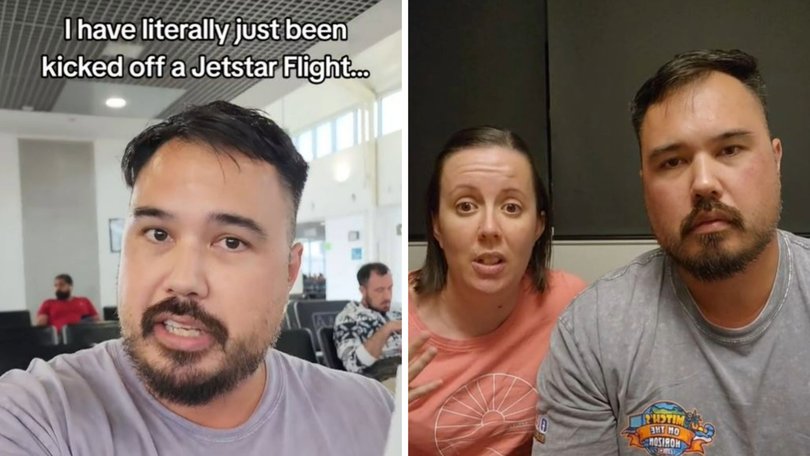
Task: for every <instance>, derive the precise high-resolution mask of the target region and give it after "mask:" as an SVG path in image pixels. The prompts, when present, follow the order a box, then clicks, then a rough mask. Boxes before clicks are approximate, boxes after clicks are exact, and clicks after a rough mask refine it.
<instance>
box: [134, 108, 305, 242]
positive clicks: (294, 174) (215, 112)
mask: <svg viewBox="0 0 810 456" xmlns="http://www.w3.org/2000/svg"><path fill="white" fill-rule="evenodd" d="M175 138H179V139H183V140H185V141H189V142H196V143H201V144H206V145H209V146H212V147H213V149H214V150H216V151H217V152H218V153H224V154H226V155H229V156H230V154H231V153H232V152H238V153H241V154H243V155H244V156H246V157H248V158H250V159H253V160H261V161H265V162H267V163H269V164H271V165H273V166H274V167H275V168H276V170H278V173H279V175H280V176H281V180H282V182H283V184H284V187H285V188H286V189H287V190H288V191H289V192H290V197H291V203H292V217H291V219H292V227H291V233H294V232H295V219H296V214H297V213H298V206H299V204H300V202H301V194H302V193H303V191H304V183H306V180H307V169H308V168H309V166H308V165H307V162H306V161H305V160H304V159H303V157H301V155H300V154H299V153H298V151H297V150H296V149H295V146H294V145H293V143H292V140H290V137H289V136H288V135H287V133H285V132H284V130H282V129H281V127H279V126H278V125H277V124H276V123H275V122H273V121H272V120H270V119H269V118H268V117H266V116H265V115H264V113H263V112H262V111H259V110H257V109H246V108H242V107H240V106H237V105H235V104H231V103H228V102H226V101H214V102H211V103H208V104H206V105H201V106H194V107H191V108H189V109H187V110H185V111H183V112H181V113H179V114H175V115H173V116H171V117H169V118H168V119H166V120H164V121H163V122H161V123H159V124H156V125H152V126H151V127H149V128H147V129H146V130H144V131H143V132H141V133H140V134H139V135H138V136H136V137H135V138H134V139H132V141H130V142H129V144H127V147H126V150H125V151H124V157H123V158H122V159H121V170H122V171H123V173H124V180H125V181H126V183H127V186H128V187H130V188H132V187H133V186H134V185H135V181H136V180H137V179H138V174H139V173H140V172H141V169H143V167H144V166H145V165H146V164H147V163H148V162H149V159H150V158H152V156H153V155H154V154H155V152H156V151H157V150H158V149H159V148H160V146H162V145H163V144H165V143H167V142H168V141H169V140H172V139H175ZM231 158H233V157H231Z"/></svg>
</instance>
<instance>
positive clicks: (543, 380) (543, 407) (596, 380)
mask: <svg viewBox="0 0 810 456" xmlns="http://www.w3.org/2000/svg"><path fill="white" fill-rule="evenodd" d="M583 343H587V338H585V337H583V339H582V340H580V339H578V338H577V337H576V333H575V331H574V330H573V329H572V327H571V326H570V323H569V322H568V321H566V320H564V319H560V321H558V323H557V328H556V329H555V331H554V333H553V335H552V338H551V346H550V349H549V353H548V355H547V356H546V358H545V360H544V361H543V364H542V366H541V368H540V371H539V373H538V376H537V390H538V394H539V401H538V407H537V415H538V416H537V422H536V423H535V424H536V426H535V431H534V447H533V451H532V455H534V456H539V455H555V456H558V455H559V456H580V455H584V454H605V455H608V454H610V455H616V454H618V453H619V448H618V443H617V438H618V436H617V429H616V419H615V416H614V414H613V410H612V409H611V407H610V404H609V402H608V400H607V397H606V396H607V395H606V393H605V391H604V378H603V376H602V374H601V371H600V369H599V364H598V359H597V357H596V356H595V355H594V354H593V351H591V348H592V347H587V346H582V345H581V344H583Z"/></svg>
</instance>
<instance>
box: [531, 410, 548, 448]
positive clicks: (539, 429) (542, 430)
mask: <svg viewBox="0 0 810 456" xmlns="http://www.w3.org/2000/svg"><path fill="white" fill-rule="evenodd" d="M546 432H548V418H546V417H545V415H540V416H538V417H537V425H535V427H534V440H537V442H538V443H546Z"/></svg>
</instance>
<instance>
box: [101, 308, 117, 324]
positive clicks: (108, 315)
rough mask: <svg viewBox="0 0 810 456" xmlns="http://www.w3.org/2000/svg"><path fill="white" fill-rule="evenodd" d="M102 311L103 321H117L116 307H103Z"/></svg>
mask: <svg viewBox="0 0 810 456" xmlns="http://www.w3.org/2000/svg"><path fill="white" fill-rule="evenodd" d="M102 312H103V313H104V320H105V321H118V307H104V308H103V309H102Z"/></svg>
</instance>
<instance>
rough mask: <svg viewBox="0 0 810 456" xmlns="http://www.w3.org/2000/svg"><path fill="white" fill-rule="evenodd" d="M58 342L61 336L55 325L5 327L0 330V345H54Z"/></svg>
mask: <svg viewBox="0 0 810 456" xmlns="http://www.w3.org/2000/svg"><path fill="white" fill-rule="evenodd" d="M58 343H59V338H58V337H57V334H56V329H54V327H53V326H29V327H27V328H5V329H3V330H2V331H0V345H2V346H4V347H13V346H18V347H19V346H23V345H37V346H53V345H56V344H58Z"/></svg>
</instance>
